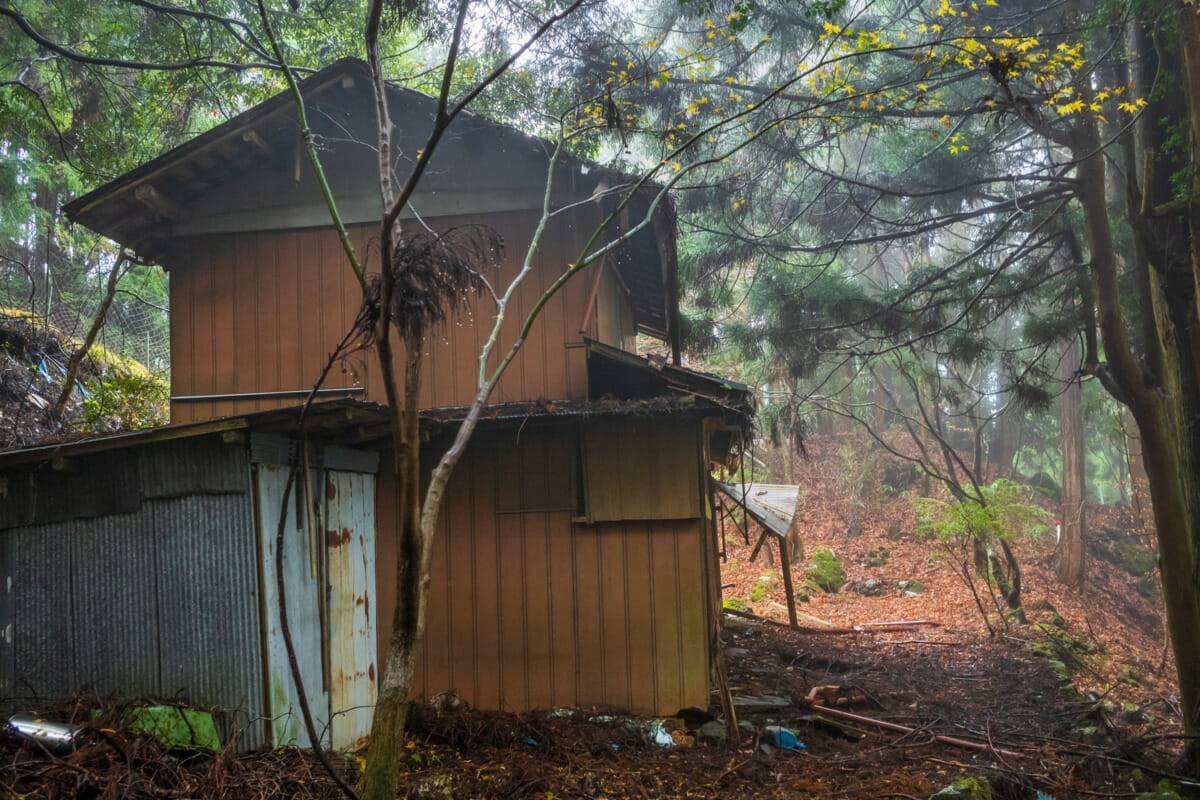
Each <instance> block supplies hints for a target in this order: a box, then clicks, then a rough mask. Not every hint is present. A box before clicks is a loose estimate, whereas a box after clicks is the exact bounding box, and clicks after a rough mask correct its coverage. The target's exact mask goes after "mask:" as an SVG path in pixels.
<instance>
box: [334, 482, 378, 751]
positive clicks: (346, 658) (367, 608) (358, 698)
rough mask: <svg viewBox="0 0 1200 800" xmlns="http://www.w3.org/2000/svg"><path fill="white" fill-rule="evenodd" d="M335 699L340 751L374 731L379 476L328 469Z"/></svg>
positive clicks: (335, 738) (335, 744) (336, 736)
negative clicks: (376, 540) (376, 477)
mask: <svg viewBox="0 0 1200 800" xmlns="http://www.w3.org/2000/svg"><path fill="white" fill-rule="evenodd" d="M324 494H325V514H324V533H325V536H324V540H325V547H326V550H325V554H326V564H327V566H328V575H329V599H328V609H329V611H328V614H329V638H328V646H329V672H330V684H329V702H330V708H331V710H332V722H331V726H330V731H331V734H332V743H333V748H334V749H335V750H340V749H343V748H347V747H351V746H353V745H355V744H356V743H357V742H358V741H359V740H360V739H361V738H362V737H364V736H366V735H367V734H368V733H370V731H371V712H372V710H373V709H374V707H375V687H376V679H377V677H378V676H377V674H376V672H377V663H378V661H377V658H376V652H375V651H376V646H375V476H374V475H367V474H364V473H359V472H326V473H325V493H324Z"/></svg>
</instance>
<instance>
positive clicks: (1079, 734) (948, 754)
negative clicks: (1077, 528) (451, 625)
mask: <svg viewBox="0 0 1200 800" xmlns="http://www.w3.org/2000/svg"><path fill="white" fill-rule="evenodd" d="M808 450H809V454H810V457H811V461H809V462H805V463H802V464H800V465H799V466H798V470H797V474H796V477H797V482H798V483H799V484H801V486H802V487H803V490H802V494H801V502H800V505H799V514H800V516H799V520H800V530H801V532H802V538H803V543H804V547H805V549H806V552H807V554H808V555H809V556H810V557H811V555H812V553H813V552H814V551H815V549H816V548H818V547H828V548H831V549H832V550H833V551H834V552H835V553H837V554H838V556H839V557H840V558H841V560H842V562H843V564H844V566H845V571H846V583H845V586H843V587H842V588H841V590H840V591H839V592H838V593H836V594H830V593H821V592H811V593H810V594H809V599H808V600H807V602H801V603H799V604H798V605H799V610H800V612H801V613H802V618H801V620H800V623H801V625H804V626H806V627H807V628H810V629H819V628H821V627H826V626H836V627H840V628H845V627H850V626H854V625H859V624H862V623H871V622H887V621H900V620H907V621H914V620H919V621H924V622H928V623H936V624H929V625H921V626H917V627H915V628H912V629H907V630H900V631H891V632H874V633H851V634H849V635H846V634H841V635H839V634H832V633H821V632H819V631H816V630H812V631H809V632H804V633H801V632H797V631H794V630H790V629H785V627H782V626H780V625H777V624H772V623H767V622H762V621H753V620H747V619H744V618H737V617H729V616H727V617H726V621H727V624H726V626H725V630H724V655H725V658H726V661H727V663H728V667H729V675H730V681H731V684H732V690H733V694H734V695H735V696H737V697H740V698H743V699H744V701H745V702H754V700H755V698H762V697H766V698H768V700H766V701H762V700H759V702H760V704H767V703H771V702H773V703H775V705H776V707H773V708H768V709H764V710H759V711H746V713H742V714H740V718H741V721H742V722H743V724H744V725H745V734H744V735H743V736H742V741H741V744H740V746H739V747H736V748H726V747H719V746H714V745H710V744H705V743H703V741H702V740H703V738H704V737H703V736H700V735H698V731H697V727H698V726H699V725H700V724H701V723H703V722H705V721H706V720H707V719H709V718H708V717H706V716H705V715H703V714H697V713H692V714H686V715H683V716H684V717H685V718H683V719H679V720H668V721H666V722H667V724H666V728H667V729H672V728H675V729H677V730H676V731H675V732H674V734H673V735H672V738H673V740H674V741H675V742H676V744H675V746H670V747H664V746H661V745H659V744H657V743H655V741H654V740H655V738H656V732H655V731H654V729H653V725H654V722H655V721H653V720H645V719H639V718H633V717H629V716H626V715H622V714H620V713H619V712H617V711H615V710H614V711H608V710H591V711H587V712H574V713H569V712H533V713H527V714H520V715H514V714H504V713H499V712H483V711H477V710H473V709H456V710H450V709H447V708H445V707H443V708H442V709H440V710H439V709H437V708H434V707H433V706H429V705H415V706H413V711H412V713H411V714H410V719H409V726H408V741H407V745H406V751H405V752H406V757H405V760H404V765H403V771H402V774H401V776H400V778H401V785H400V796H401V797H409V798H435V799H436V800H443V799H444V798H538V799H539V800H550V798H602V797H614V798H615V797H622V798H623V797H629V798H743V797H744V798H864V799H865V798H870V800H879V799H881V798H921V799H922V800H924V798H928V797H929V796H930V795H931V794H932V793H934V792H936V791H938V790H939V789H941V788H943V787H946V786H948V785H950V784H951V783H953V782H954V781H955V780H956V779H960V778H975V779H981V780H986V781H987V782H988V783H989V784H990V787H991V791H992V796H993V797H995V798H997V800H999V799H1000V798H1011V799H1012V800H1024V799H1025V798H1039V800H1040V798H1042V797H1049V798H1057V800H1067V798H1083V797H1112V798H1119V797H1138V796H1139V795H1140V794H1142V793H1145V792H1151V791H1153V790H1154V788H1155V786H1156V785H1157V784H1158V782H1159V781H1160V780H1161V779H1162V778H1164V777H1174V778H1175V779H1176V781H1177V787H1178V785H1179V784H1178V781H1179V780H1180V779H1179V776H1172V775H1171V770H1172V763H1173V762H1174V760H1175V758H1176V756H1177V752H1178V744H1179V741H1180V740H1179V736H1180V734H1181V733H1182V731H1181V728H1180V725H1179V722H1178V720H1179V708H1178V702H1179V701H1178V694H1177V692H1178V690H1177V682H1176V678H1175V674H1174V667H1173V664H1172V659H1171V657H1170V654H1169V653H1168V652H1165V651H1164V646H1163V643H1164V637H1163V628H1162V619H1161V609H1160V603H1159V601H1158V600H1157V596H1156V595H1155V594H1154V592H1153V591H1149V590H1148V587H1150V586H1152V583H1151V582H1150V581H1149V580H1148V579H1147V577H1146V576H1145V575H1141V574H1135V573H1138V570H1136V569H1135V570H1133V571H1130V570H1129V569H1127V568H1125V567H1122V566H1119V565H1117V564H1114V563H1109V561H1106V560H1103V559H1102V558H1100V557H1093V558H1091V560H1090V561H1089V564H1088V580H1087V583H1086V586H1085V588H1084V590H1083V591H1082V592H1072V591H1069V590H1066V589H1065V588H1063V587H1062V586H1060V585H1059V584H1058V583H1057V582H1056V581H1055V580H1054V577H1053V571H1052V568H1051V565H1050V560H1051V554H1052V552H1053V549H1054V541H1053V537H1054V534H1053V531H1051V533H1050V534H1049V536H1048V537H1046V536H1043V537H1042V538H1041V539H1040V540H1036V541H1035V540H1033V539H1032V538H1028V537H1025V538H1019V539H1017V540H1016V541H1015V542H1014V544H1015V548H1016V551H1017V555H1018V558H1019V559H1020V563H1021V566H1022V571H1023V575H1024V581H1023V584H1024V597H1025V608H1026V610H1027V613H1028V616H1029V621H1028V622H1027V623H1025V624H1017V623H1015V622H1010V623H1008V624H1005V623H1004V622H1003V621H1002V619H1001V616H1000V614H999V613H998V612H997V611H996V610H995V607H994V606H991V607H989V608H990V610H991V612H992V613H991V625H992V628H993V633H989V631H988V628H987V626H986V625H985V623H984V621H983V617H982V616H981V614H980V612H979V609H978V607H977V605H976V601H975V599H974V596H973V595H972V593H971V591H970V589H969V588H968V587H967V586H966V584H965V583H964V581H963V580H962V579H961V578H959V577H956V575H955V573H954V572H953V571H951V569H950V568H949V567H948V566H947V564H946V562H945V559H944V558H941V557H939V556H938V549H939V545H938V544H937V543H935V542H930V541H927V540H924V539H922V538H920V537H919V536H917V535H916V533H915V532H916V522H917V515H916V511H915V510H914V508H913V504H912V502H911V500H910V499H909V497H908V496H907V495H906V494H905V492H904V491H897V490H896V487H895V486H892V487H891V488H890V489H889V488H888V485H887V484H888V480H891V479H890V478H888V477H887V476H888V475H889V474H891V475H892V477H893V478H894V477H895V474H896V470H895V469H893V470H892V472H891V473H889V471H888V460H887V459H882V458H880V459H876V460H874V461H870V462H869V463H868V464H867V465H866V466H865V467H863V468H862V469H859V467H862V466H863V465H862V464H861V463H860V462H861V460H862V456H861V452H862V451H861V449H860V448H858V447H857V446H856V444H855V441H854V440H852V439H848V438H845V437H836V436H834V437H821V438H817V439H813V440H811V441H810V442H809V443H808ZM856 453H858V455H855V454H856ZM856 463H857V466H856ZM856 470H857V471H856ZM901 472H902V471H901ZM855 475H858V478H856V477H855ZM864 476H865V480H862V478H863V477H864ZM893 482H894V481H893ZM901 482H903V481H901ZM912 488H913V487H908V490H910V491H911V489H912ZM851 509H858V513H853V512H852V511H851ZM1088 511H1089V514H1090V517H1091V523H1090V524H1091V525H1092V526H1093V530H1095V531H1097V532H1098V533H1097V537H1096V538H1097V539H1098V540H1101V541H1102V542H1105V541H1106V542H1108V544H1109V545H1112V544H1113V539H1114V537H1117V543H1118V544H1121V545H1123V546H1128V545H1130V544H1131V543H1132V545H1134V547H1133V549H1128V548H1126V550H1124V551H1123V552H1125V554H1126V555H1127V556H1128V555H1129V554H1130V553H1132V554H1133V555H1134V556H1138V555H1139V554H1140V555H1141V556H1147V555H1148V554H1147V553H1146V552H1144V551H1142V552H1140V553H1139V551H1138V548H1140V547H1141V544H1139V540H1138V539H1137V536H1138V535H1139V534H1141V533H1142V531H1141V530H1140V529H1139V525H1137V524H1136V523H1135V522H1134V521H1133V520H1135V519H1136V515H1134V514H1131V513H1129V512H1128V511H1127V510H1126V511H1123V510H1120V509H1116V508H1108V507H1105V508H1089V509H1088ZM725 532H726V536H725V545H724V550H725V556H726V559H725V561H724V563H723V575H724V578H723V580H724V583H725V584H726V588H725V591H724V595H725V599H726V603H727V604H729V605H732V606H741V607H745V608H748V609H752V610H753V612H755V613H756V614H757V615H761V616H762V617H768V618H773V619H776V620H786V619H787V609H786V604H785V600H784V595H783V587H782V581H781V579H780V574H779V569H778V565H777V564H778V562H776V563H775V564H774V565H772V564H768V563H765V561H764V560H763V558H762V556H761V555H760V560H759V561H757V562H754V563H750V562H749V560H748V558H749V555H750V552H751V549H752V548H751V546H750V545H747V544H746V542H745V540H744V539H743V538H742V535H741V534H740V533H738V532H737V531H736V529H735V528H734V527H733V526H732V525H727V526H726V531H725ZM1101 533H1102V534H1103V535H1101ZM750 534H751V539H750V541H751V544H752V543H753V542H754V541H755V532H754V531H753V530H752V531H751V532H750ZM1106 537H1107V538H1106ZM883 548H886V549H887V555H886V561H885V562H884V563H882V564H880V563H879V562H880V559H879V558H878V556H879V551H880V550H881V549H883ZM1118 549H1119V548H1118ZM1101 550H1103V548H1101ZM1101 550H1098V551H1097V552H1098V553H1101V555H1103V554H1104V553H1108V554H1109V555H1110V556H1111V548H1110V550H1103V552H1101ZM868 551H874V553H875V557H874V558H872V559H871V563H875V564H879V565H878V566H868V559H867V558H865V556H866V555H867V554H868ZM1112 560H1113V561H1121V559H1118V558H1113V559H1112ZM1135 560H1136V559H1135ZM1138 563H1142V564H1144V563H1146V559H1145V558H1143V559H1142V560H1141V561H1140V562H1138ZM1150 563H1152V556H1150ZM1126 566H1128V565H1126ZM807 569H808V563H807V562H806V561H801V563H798V564H796V565H795V567H794V575H795V577H796V580H797V583H800V582H801V581H802V580H803V578H804V575H805V572H806V570H807ZM871 580H874V581H876V583H875V584H873V585H871V584H868V581H871ZM902 580H903V581H909V582H910V583H909V584H907V585H908V586H910V587H911V586H913V584H912V583H911V582H912V581H919V582H920V584H923V587H924V591H923V592H922V593H920V594H911V593H907V592H905V591H901V590H900V588H899V587H898V585H897V584H898V582H899V581H902ZM1139 581H1140V587H1141V592H1139ZM869 586H871V587H878V588H879V591H878V593H876V594H864V593H863V590H864V589H867V588H868V587H869ZM1147 596H1149V597H1150V598H1151V599H1147ZM985 601H986V597H985ZM818 687H836V688H835V689H832V688H829V689H824V690H820V689H819V688H818ZM814 689H818V691H817V692H815V695H816V696H821V697H823V698H824V703H825V704H826V706H829V707H833V708H834V710H835V711H842V712H849V713H852V714H855V715H858V716H860V717H863V718H866V721H863V720H849V721H847V720H846V719H844V718H843V719H839V720H836V721H831V720H830V719H829V718H828V715H827V714H824V713H822V712H821V711H820V710H819V709H813V708H811V707H809V706H808V705H806V703H805V698H806V697H808V696H810V695H813V694H814ZM770 698H778V699H776V700H773V701H772V700H770ZM714 707H715V701H714ZM743 709H744V710H746V707H745V706H743ZM872 720H873V721H883V722H886V723H891V724H892V725H893V726H901V728H902V729H898V728H896V727H893V728H891V729H887V728H883V727H879V726H877V725H875V724H874V723H873V722H872ZM746 723H749V724H748V725H746ZM770 725H777V726H783V727H785V728H786V729H787V730H789V731H791V732H792V733H793V734H794V736H795V737H796V739H797V740H798V742H799V744H801V745H803V746H802V747H796V748H791V749H781V748H779V747H776V746H775V744H776V743H777V740H776V739H775V736H774V734H773V733H772V731H770V730H768V729H767V726H770ZM663 735H664V734H661V733H658V734H657V736H663ZM935 737H953V738H954V739H957V740H963V741H964V742H966V743H968V744H973V746H968V745H964V744H963V743H962V742H947V741H945V740H944V739H937V738H935ZM117 738H118V737H117V736H116V735H106V736H105V737H103V738H97V739H94V740H92V743H90V744H88V745H86V746H84V747H81V748H80V749H79V750H77V751H76V752H75V753H73V754H71V755H69V756H66V757H64V758H52V757H49V756H48V755H47V754H45V753H44V752H38V751H37V750H36V748H33V747H31V746H30V745H28V744H22V743H20V742H18V741H16V740H13V739H0V793H2V792H10V793H12V795H13V796H19V795H22V794H24V795H25V796H30V797H105V798H108V797H147V798H149V797H220V798H267V797H271V798H283V797H289V798H290V797H300V798H304V797H314V798H316V797H320V798H333V797H338V796H340V795H339V794H338V790H337V789H336V787H335V786H334V784H333V782H332V781H331V780H329V778H328V776H326V775H325V774H324V773H323V771H322V769H321V767H320V766H319V765H318V764H317V762H316V761H315V759H314V758H313V757H312V755H311V753H308V752H305V751H297V750H286V749H284V750H275V751H259V752H252V753H245V754H234V753H232V752H226V753H223V754H221V755H219V756H218V757H216V758H211V757H205V758H195V759H190V760H189V759H180V758H178V755H179V754H164V753H163V752H162V751H161V750H160V749H158V748H157V747H156V745H155V743H154V742H153V741H152V740H138V741H137V743H136V744H135V745H133V746H130V745H129V744H128V743H127V742H126V743H124V744H120V743H115V742H116V741H117ZM335 759H336V764H337V767H338V769H340V770H342V771H343V773H344V775H345V776H346V777H347V778H350V779H351V780H353V777H354V776H355V775H356V774H357V772H358V769H359V768H360V764H361V762H360V761H358V759H356V758H353V757H350V758H343V757H335ZM1150 796H1151V797H1152V798H1154V800H1166V798H1168V797H1171V796H1172V795H1166V794H1153V795H1150Z"/></svg>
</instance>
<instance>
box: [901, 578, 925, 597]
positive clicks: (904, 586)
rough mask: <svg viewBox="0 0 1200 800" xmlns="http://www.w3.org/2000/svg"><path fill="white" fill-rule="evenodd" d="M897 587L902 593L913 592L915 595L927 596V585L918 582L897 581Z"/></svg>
mask: <svg viewBox="0 0 1200 800" xmlns="http://www.w3.org/2000/svg"><path fill="white" fill-rule="evenodd" d="M896 586H897V587H898V588H899V589H900V591H901V592H912V593H913V594H925V584H923V583H921V582H920V581H918V580H903V581H897V582H896Z"/></svg>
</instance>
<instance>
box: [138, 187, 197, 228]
mask: <svg viewBox="0 0 1200 800" xmlns="http://www.w3.org/2000/svg"><path fill="white" fill-rule="evenodd" d="M133 196H134V197H136V198H137V199H138V202H140V203H142V204H143V205H146V206H148V207H150V208H151V209H153V210H154V211H156V212H158V214H159V215H160V216H163V217H166V218H167V219H169V220H171V221H172V222H178V221H179V220H181V219H186V218H187V216H188V212H187V209H186V208H184V207H183V206H182V205H181V204H180V203H178V202H176V201H174V200H172V199H171V198H169V197H167V196H166V195H165V194H163V193H162V192H160V191H159V190H158V189H155V188H154V187H153V186H151V185H150V184H148V183H143V184H142V185H141V186H138V187H137V188H136V189H134V190H133Z"/></svg>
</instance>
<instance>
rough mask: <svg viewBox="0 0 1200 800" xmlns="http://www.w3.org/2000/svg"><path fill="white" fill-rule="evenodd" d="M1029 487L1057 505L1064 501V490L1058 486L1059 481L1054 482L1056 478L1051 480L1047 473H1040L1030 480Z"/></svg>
mask: <svg viewBox="0 0 1200 800" xmlns="http://www.w3.org/2000/svg"><path fill="white" fill-rule="evenodd" d="M1029 485H1030V486H1032V487H1033V488H1034V489H1037V490H1038V491H1039V492H1041V493H1042V494H1044V495H1045V496H1046V497H1048V498H1049V499H1050V500H1052V501H1054V502H1055V503H1058V502H1061V501H1062V490H1061V489H1060V488H1059V486H1058V481H1056V480H1054V478H1051V477H1050V475H1049V474H1047V473H1045V472H1039V473H1038V474H1037V475H1034V476H1033V478H1031V479H1030V481H1029Z"/></svg>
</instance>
